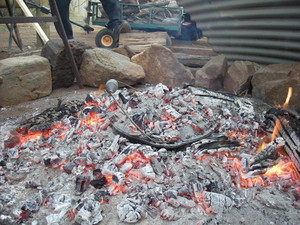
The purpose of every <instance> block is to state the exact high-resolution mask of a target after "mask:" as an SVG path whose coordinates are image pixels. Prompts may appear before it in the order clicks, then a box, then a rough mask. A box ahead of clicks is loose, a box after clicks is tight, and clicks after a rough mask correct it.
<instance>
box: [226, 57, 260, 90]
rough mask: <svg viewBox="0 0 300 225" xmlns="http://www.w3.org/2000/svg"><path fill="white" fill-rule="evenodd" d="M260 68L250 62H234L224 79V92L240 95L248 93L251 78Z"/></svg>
mask: <svg viewBox="0 0 300 225" xmlns="http://www.w3.org/2000/svg"><path fill="white" fill-rule="evenodd" d="M260 68H261V66H260V65H258V64H256V63H253V62H250V61H235V62H233V64H232V65H231V66H230V67H229V68H228V70H227V74H226V75H225V77H224V91H226V92H229V93H232V94H238V95H240V94H242V93H246V92H248V90H249V89H250V87H251V78H252V76H253V74H254V73H255V72H256V71H257V70H258V69H260Z"/></svg>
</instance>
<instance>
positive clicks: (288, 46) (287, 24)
mask: <svg viewBox="0 0 300 225" xmlns="http://www.w3.org/2000/svg"><path fill="white" fill-rule="evenodd" d="M177 3H178V5H179V6H183V7H184V11H185V12H186V13H189V14H191V17H192V20H194V21H196V22H197V27H198V28H200V29H201V30H202V32H203V35H204V36H205V37H207V38H208V42H209V43H210V44H211V45H212V47H213V49H214V50H215V51H216V52H218V53H219V54H225V55H226V56H227V59H228V60H229V61H230V62H232V61H234V60H250V61H254V62H257V63H261V64H272V63H295V62H299V61H300V0H177Z"/></svg>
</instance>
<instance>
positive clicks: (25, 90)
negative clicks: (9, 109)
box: [0, 55, 52, 106]
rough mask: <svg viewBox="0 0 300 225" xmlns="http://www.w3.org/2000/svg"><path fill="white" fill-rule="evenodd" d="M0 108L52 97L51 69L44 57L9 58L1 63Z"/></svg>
mask: <svg viewBox="0 0 300 225" xmlns="http://www.w3.org/2000/svg"><path fill="white" fill-rule="evenodd" d="M0 76H1V77H2V78H3V84H2V85H1V86H0V106H9V105H15V104H18V103H21V102H25V101H29V100H34V99H38V98H41V97H44V96H47V95H50V93H51V91H52V82H51V69H50V64H49V62H48V60H47V59H46V58H44V57H41V56H37V55H32V56H23V57H13V58H7V59H3V60H1V61H0Z"/></svg>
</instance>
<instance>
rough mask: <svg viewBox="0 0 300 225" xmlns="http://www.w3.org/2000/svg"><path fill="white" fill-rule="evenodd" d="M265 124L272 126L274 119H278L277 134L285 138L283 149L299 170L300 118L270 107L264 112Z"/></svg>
mask: <svg viewBox="0 0 300 225" xmlns="http://www.w3.org/2000/svg"><path fill="white" fill-rule="evenodd" d="M266 119H267V120H266V122H265V123H266V124H267V125H268V126H271V127H272V128H273V127H274V126H275V123H276V120H278V121H279V125H280V128H279V130H278V136H281V137H283V138H284V140H285V145H284V150H285V151H286V153H287V154H288V156H289V157H290V159H291V160H292V161H293V163H294V165H295V167H296V168H297V170H298V171H299V172H300V128H299V127H300V120H299V118H297V115H296V116H294V115H292V114H290V113H289V112H287V111H284V110H279V109H275V108H273V109H270V110H269V111H268V112H267V113H266Z"/></svg>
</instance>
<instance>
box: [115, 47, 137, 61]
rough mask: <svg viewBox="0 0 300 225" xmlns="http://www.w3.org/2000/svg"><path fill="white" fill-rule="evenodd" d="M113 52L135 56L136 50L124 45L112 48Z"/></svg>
mask: <svg viewBox="0 0 300 225" xmlns="http://www.w3.org/2000/svg"><path fill="white" fill-rule="evenodd" d="M112 51H113V52H116V53H119V54H121V55H125V56H127V57H128V58H131V57H132V56H134V55H135V54H136V53H135V52H134V51H132V49H131V48H130V47H129V46H127V45H124V46H122V47H118V48H114V49H112Z"/></svg>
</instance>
